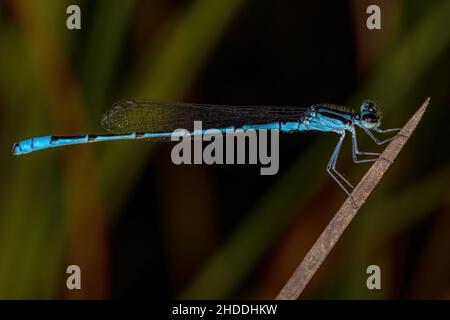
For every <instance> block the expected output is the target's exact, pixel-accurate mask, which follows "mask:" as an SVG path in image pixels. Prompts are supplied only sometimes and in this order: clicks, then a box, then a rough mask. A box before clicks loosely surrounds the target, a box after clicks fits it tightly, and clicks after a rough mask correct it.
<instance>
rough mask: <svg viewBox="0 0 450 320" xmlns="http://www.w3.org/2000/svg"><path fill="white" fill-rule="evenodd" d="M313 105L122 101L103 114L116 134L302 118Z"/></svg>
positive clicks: (107, 126)
mask: <svg viewBox="0 0 450 320" xmlns="http://www.w3.org/2000/svg"><path fill="white" fill-rule="evenodd" d="M308 109H309V108H295V107H280V106H226V105H207V104H193V103H181V102H161V101H134V100H129V101H124V102H118V103H115V104H114V105H113V107H112V108H111V109H110V110H109V111H107V112H106V113H105V114H104V115H103V117H102V126H103V128H105V129H106V130H107V131H110V132H113V133H125V132H171V131H173V130H175V129H179V128H182V129H186V130H189V131H191V130H193V126H194V121H202V127H203V129H210V128H216V129H221V128H226V127H230V126H234V127H235V128H240V127H242V126H243V125H252V124H264V123H270V122H275V121H280V122H286V121H301V120H302V119H303V118H304V116H305V112H306V111H307V110H308Z"/></svg>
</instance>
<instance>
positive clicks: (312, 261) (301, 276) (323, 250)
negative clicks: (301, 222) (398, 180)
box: [276, 98, 430, 300]
mask: <svg viewBox="0 0 450 320" xmlns="http://www.w3.org/2000/svg"><path fill="white" fill-rule="evenodd" d="M429 101H430V98H427V99H426V101H425V102H424V103H423V104H422V106H421V107H420V108H419V109H418V110H417V111H416V113H415V114H414V115H413V116H412V118H411V119H410V120H409V121H408V123H407V124H406V125H405V126H404V127H403V128H402V130H401V131H400V132H399V133H398V138H397V139H394V140H392V142H391V143H390V144H389V145H388V146H387V147H386V149H385V150H384V152H383V153H382V155H381V157H382V159H383V158H384V159H385V160H387V161H385V160H380V161H376V162H375V163H374V164H373V165H372V167H370V169H369V171H367V173H366V174H365V175H364V177H363V178H362V179H361V181H360V182H359V184H358V185H357V186H356V188H355V189H354V190H353V192H352V197H353V199H354V201H355V202H356V205H357V206H356V207H355V206H354V205H352V202H351V199H350V198H347V200H345V202H344V203H343V204H342V206H341V208H340V209H339V211H338V212H337V213H336V214H335V215H334V217H333V219H332V220H331V221H330V223H329V224H328V225H327V227H326V228H325V230H324V231H323V232H322V234H321V235H320V237H319V239H317V241H316V243H314V245H313V246H312V248H311V249H310V250H309V252H308V253H307V254H306V256H305V258H304V259H303V261H302V262H301V263H300V265H299V266H298V267H297V269H296V270H295V272H294V273H293V274H292V276H291V277H290V278H289V280H288V281H287V282H286V284H285V285H284V287H283V288H282V289H281V291H280V292H279V294H278V296H277V297H276V300H296V299H298V297H299V296H300V294H301V293H302V292H303V290H304V289H305V287H306V286H307V284H308V283H309V281H310V280H311V278H312V277H313V276H314V274H315V273H316V272H317V270H318V269H319V267H320V265H321V264H322V262H323V261H324V260H325V258H326V257H327V256H328V254H329V253H330V251H331V249H333V246H334V245H335V244H336V242H337V241H338V240H339V238H340V236H341V235H342V233H343V232H344V230H345V229H346V228H347V226H348V225H349V224H350V221H352V219H353V217H354V216H355V215H356V213H357V212H358V210H359V208H361V206H362V205H363V204H364V202H365V201H366V199H367V197H368V196H369V195H370V193H371V192H372V190H373V189H374V188H375V186H376V185H377V184H378V182H379V181H380V180H381V178H382V177H383V175H384V173H385V172H386V171H387V169H388V168H389V167H390V166H391V164H392V162H393V161H394V160H395V158H396V157H397V155H398V154H399V152H400V150H401V149H402V148H403V146H404V145H405V143H406V141H408V139H409V137H410V136H411V134H412V133H413V132H414V130H415V129H416V127H417V124H418V123H419V121H420V119H421V118H422V116H423V114H424V112H425V110H426V108H427V106H428V103H429Z"/></svg>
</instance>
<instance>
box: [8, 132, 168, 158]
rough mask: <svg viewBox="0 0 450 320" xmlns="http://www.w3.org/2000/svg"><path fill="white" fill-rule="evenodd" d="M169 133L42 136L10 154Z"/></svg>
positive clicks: (14, 149)
mask: <svg viewBox="0 0 450 320" xmlns="http://www.w3.org/2000/svg"><path fill="white" fill-rule="evenodd" d="M170 135H171V132H161V133H136V132H135V133H127V134H101V135H92V134H88V135H82V136H42V137H35V138H31V139H26V140H22V141H20V142H17V143H15V144H14V145H13V149H12V154H13V155H16V156H18V155H22V154H27V153H30V152H34V151H38V150H44V149H49V148H56V147H62V146H68V145H72V144H85V143H93V142H101V141H112V140H129V139H149V138H165V137H170Z"/></svg>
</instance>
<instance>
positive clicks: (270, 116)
mask: <svg viewBox="0 0 450 320" xmlns="http://www.w3.org/2000/svg"><path fill="white" fill-rule="evenodd" d="M194 121H202V127H203V129H202V130H201V131H200V132H199V131H193V125H194ZM380 125H381V113H380V111H379V110H378V108H377V106H376V105H375V103H374V102H372V101H369V100H366V101H364V102H363V103H362V104H361V107H360V111H359V112H355V110H354V109H352V108H348V107H343V106H338V105H333V104H316V105H312V106H310V107H306V108H305V107H299V108H296V107H280V106H225V105H206V104H191V103H178V102H176V103H173V102H158V101H134V100H128V101H123V102H118V103H115V104H114V105H113V107H112V109H110V110H109V111H107V112H106V113H105V114H104V115H103V117H102V126H103V128H104V129H106V130H107V131H109V132H111V134H99V135H92V134H89V135H82V136H42V137H35V138H31V139H27V140H23V141H20V142H18V143H15V144H14V146H13V151H12V153H13V154H14V155H21V154H26V153H30V152H33V151H37V150H43V149H47V148H53V147H60V146H65V145H71V144H82V143H91V142H98V141H109V140H123V139H156V140H160V139H170V137H171V135H172V132H173V131H174V130H175V129H178V128H183V129H186V130H188V131H189V132H190V135H191V136H195V135H202V134H203V133H205V131H206V130H208V129H211V128H215V129H218V130H220V131H221V132H224V133H226V132H227V131H228V130H230V129H243V130H247V129H255V130H258V129H266V130H271V129H272V130H279V131H281V132H300V131H322V132H335V133H337V134H338V135H339V140H338V142H337V144H336V146H335V148H334V151H333V153H332V154H331V158H330V160H329V161H328V165H327V171H328V173H329V175H330V176H331V177H332V178H333V179H334V180H335V181H336V182H337V184H338V185H339V186H340V187H341V188H342V189H343V190H344V191H345V193H347V195H349V196H350V197H351V194H350V192H349V189H348V188H350V189H353V185H352V184H351V183H350V182H349V181H348V180H347V179H345V178H344V176H343V175H342V174H340V173H339V172H338V171H337V170H336V161H337V159H338V156H339V151H340V149H341V146H342V142H343V141H344V138H345V134H346V131H348V132H350V134H351V136H352V156H353V161H354V162H355V163H364V162H371V161H376V160H379V159H380V158H379V156H380V154H379V153H375V152H362V151H359V149H358V143H357V138H356V130H355V127H360V128H362V129H363V130H364V131H365V132H366V133H367V135H368V136H369V137H370V138H371V139H372V140H373V141H375V143H377V144H384V143H386V142H388V141H391V140H393V139H395V137H391V138H389V139H385V140H381V139H379V138H377V137H376V136H375V135H374V133H373V131H375V132H379V133H385V132H393V131H398V130H400V129H381V128H380ZM358 156H372V158H369V159H359V158H358Z"/></svg>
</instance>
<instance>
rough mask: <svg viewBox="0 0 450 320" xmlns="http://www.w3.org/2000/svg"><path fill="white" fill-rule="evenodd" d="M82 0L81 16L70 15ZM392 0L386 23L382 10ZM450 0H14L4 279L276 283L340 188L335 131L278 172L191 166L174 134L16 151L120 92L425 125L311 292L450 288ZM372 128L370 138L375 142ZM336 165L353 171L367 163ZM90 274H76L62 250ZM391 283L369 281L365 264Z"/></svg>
mask: <svg viewBox="0 0 450 320" xmlns="http://www.w3.org/2000/svg"><path fill="white" fill-rule="evenodd" d="M70 4H77V5H79V6H80V8H81V14H82V29H81V30H75V31H70V30H68V29H67V28H66V18H67V16H68V15H67V14H66V8H67V6H68V5H70ZM370 4H377V5H379V6H380V8H381V19H382V20H381V21H382V29H381V30H374V31H370V30H368V29H367V28H366V19H367V14H366V8H367V6H368V5H370ZM449 17H450V1H448V0H439V1H438V0H436V1H426V0H414V1H406V0H403V1H400V0H398V1H388V0H384V1H375V0H374V1H361V0H349V1H333V2H330V1H310V2H303V1H295V2H294V1H271V0H264V1H260V0H214V1H213V0H190V1H188V0H149V1H145V0H128V1H125V0H121V1H106V0H95V1H88V0H84V1H81V0H80V1H74V0H71V1H66V0H39V1H37V0H9V1H7V0H1V1H0V121H1V126H0V146H1V150H3V151H2V152H1V156H0V164H1V165H0V177H1V183H0V298H3V299H19V298H25V299H28V298H34V299H71V298H88V299H101V298H129V297H135V298H137V297H139V298H192V299H197V298H208V299H213V298H219V299H225V298H252V299H272V298H273V297H275V295H276V294H277V292H278V290H279V289H280V288H281V287H282V285H283V284H284V282H285V281H286V280H287V279H288V277H289V276H290V274H291V273H292V271H293V270H294V268H295V267H296V266H297V265H298V263H299V262H300V261H301V259H302V258H303V256H304V255H305V253H306V252H307V250H308V248H309V247H310V246H311V245H312V244H313V242H314V241H315V239H316V238H317V237H318V236H319V234H320V233H321V231H322V230H323V228H324V227H325V225H326V224H327V222H328V221H329V220H330V219H331V217H332V216H333V214H334V213H335V212H336V210H337V209H338V208H339V206H340V203H341V202H342V201H343V200H344V198H345V197H344V194H343V192H342V191H341V190H340V189H339V188H338V187H337V186H336V185H335V184H334V183H333V182H332V181H331V179H330V178H329V177H328V176H327V174H326V170H325V166H326V163H327V161H328V157H329V155H330V153H331V151H332V148H333V145H334V144H335V143H336V141H337V137H336V136H334V135H322V134H316V135H314V134H292V135H283V136H281V140H280V171H279V173H278V174H277V175H275V176H260V175H259V167H257V166H244V165H232V166H206V165H191V166H189V165H184V166H175V165H173V164H172V163H171V161H170V150H171V147H172V146H173V145H172V144H171V143H165V144H157V143H152V142H146V141H135V142H133V141H131V142H130V141H128V142H112V143H105V144H94V145H84V146H72V147H67V148H61V149H55V150H48V151H45V152H37V153H35V154H30V155H28V156H23V157H13V156H11V155H10V150H11V147H12V144H13V142H15V141H18V140H21V139H24V138H28V137H32V136H38V135H47V134H60V135H62V134H80V133H87V132H89V133H95V132H101V128H100V126H99V119H100V116H101V114H102V112H104V111H105V110H107V109H108V108H109V107H110V106H111V104H112V103H113V102H115V101H118V100H123V99H128V98H134V99H139V98H141V99H162V100H178V101H189V102H201V103H214V104H236V105H245V104H247V105H248V104H251V105H258V104H265V105H293V106H308V105H311V104H313V103H318V102H331V103H336V104H345V105H349V106H352V107H356V108H357V107H358V106H359V104H360V102H361V101H362V100H363V99H366V98H369V99H373V100H375V101H376V102H377V103H378V105H379V106H380V108H381V109H382V110H383V115H384V127H399V126H402V125H403V124H404V123H405V122H406V121H407V119H409V117H410V116H411V115H412V113H413V112H414V111H415V110H416V109H417V108H418V107H419V105H420V104H421V103H422V102H423V101H424V100H425V98H426V97H428V96H430V97H431V105H430V107H429V109H428V112H427V113H426V114H425V117H424V119H423V121H422V122H421V123H420V125H419V127H418V129H417V130H416V132H415V133H414V136H413V137H412V139H411V140H410V142H409V143H408V144H407V146H406V147H405V148H404V149H403V151H402V152H401V154H400V156H399V157H398V158H397V160H396V162H395V164H394V165H393V166H392V167H391V169H390V171H389V172H388V174H387V175H386V176H385V177H384V179H383V180H382V182H381V184H380V185H379V186H378V187H377V189H376V190H375V192H374V193H373V194H372V195H371V197H370V198H369V200H368V201H367V203H366V204H365V205H364V207H363V208H362V209H361V210H360V211H359V213H358V216H357V217H356V218H355V220H354V221H353V222H352V224H351V225H350V227H349V228H348V230H347V231H346V233H345V234H344V236H343V237H342V239H341V240H340V242H339V243H338V244H337V245H336V247H335V249H334V250H333V252H332V254H331V255H330V256H329V257H328V258H327V260H326V262H325V263H324V265H323V266H322V267H321V269H320V270H319V272H318V273H317V274H316V276H315V277H314V278H313V281H312V282H311V284H310V285H309V286H308V288H307V290H306V292H305V293H304V296H303V297H305V298H310V299H325V298H328V299H334V298H336V299H393V298H401V299H403V298H418V299H431V298H437V299H449V298H450V255H449V252H450V232H449V230H450V201H449V200H450V191H449V179H450V162H449V142H448V139H449V133H450V132H449V117H448V110H449V107H448V106H449V105H450V94H449V90H448V89H449V87H450V72H449V71H450V19H449ZM360 137H361V138H362V141H361V142H360V143H361V149H363V150H368V151H369V150H378V149H379V148H378V147H376V146H375V145H374V144H373V143H371V141H370V140H368V139H365V138H363V136H362V135H360ZM341 154H342V156H341V158H340V161H339V163H338V167H339V168H340V170H341V171H342V172H344V173H345V175H346V176H348V177H349V178H351V180H352V181H357V180H358V179H359V178H360V177H361V176H362V174H363V173H364V172H365V170H367V168H368V166H365V165H355V164H353V163H352V162H351V157H350V149H349V143H348V141H347V144H346V145H345V148H344V150H343V152H342V153H341ZM70 264H77V265H79V266H80V267H81V270H82V290H73V291H69V290H67V289H66V278H67V274H66V268H67V266H68V265H70ZM372 264H376V265H379V266H380V267H381V270H382V290H374V291H369V290H367V288H366V278H367V274H366V268H367V266H369V265H372Z"/></svg>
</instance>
